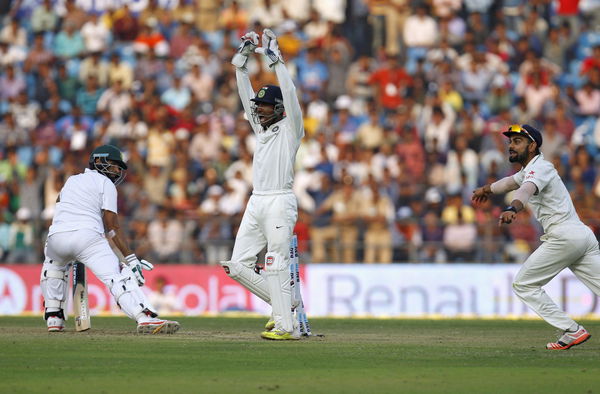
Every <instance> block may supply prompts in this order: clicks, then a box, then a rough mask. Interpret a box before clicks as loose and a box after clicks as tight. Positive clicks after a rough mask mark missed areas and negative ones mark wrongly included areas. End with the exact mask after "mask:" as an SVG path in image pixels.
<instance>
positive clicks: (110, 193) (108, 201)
mask: <svg viewBox="0 0 600 394" xmlns="http://www.w3.org/2000/svg"><path fill="white" fill-rule="evenodd" d="M102 209H103V210H105V211H111V212H114V213H118V212H117V188H116V187H115V185H114V184H113V183H112V182H111V181H110V180H109V179H108V178H107V179H106V180H105V181H104V182H103V185H102Z"/></svg>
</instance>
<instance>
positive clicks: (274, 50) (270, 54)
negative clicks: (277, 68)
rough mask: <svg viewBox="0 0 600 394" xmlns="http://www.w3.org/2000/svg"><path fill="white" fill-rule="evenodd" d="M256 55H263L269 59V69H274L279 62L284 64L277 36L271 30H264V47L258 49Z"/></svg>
mask: <svg viewBox="0 0 600 394" xmlns="http://www.w3.org/2000/svg"><path fill="white" fill-rule="evenodd" d="M255 52H256V53H262V54H263V55H265V56H266V57H267V59H268V64H269V67H273V66H274V65H275V64H277V63H278V62H281V63H283V57H282V56H281V51H280V50H279V45H278V44H277V36H275V33H273V31H271V30H270V29H265V30H263V35H262V47H260V48H256V50H255Z"/></svg>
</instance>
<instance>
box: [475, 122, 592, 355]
mask: <svg viewBox="0 0 600 394" xmlns="http://www.w3.org/2000/svg"><path fill="white" fill-rule="evenodd" d="M503 134H504V135H505V136H507V137H508V138H509V139H510V142H509V144H508V154H509V161H510V162H511V163H519V164H521V166H522V167H521V170H520V171H519V172H517V173H516V174H514V175H512V176H508V177H505V178H502V179H500V180H498V181H496V182H494V183H492V184H488V185H485V186H482V187H480V188H478V189H476V190H475V191H473V197H472V201H473V203H474V204H479V203H482V202H484V201H486V200H487V199H488V196H489V195H491V194H501V193H506V192H509V191H512V190H514V191H515V192H514V194H513V200H512V202H511V204H510V205H509V206H507V207H506V208H504V210H503V211H502V214H501V215H500V218H499V221H498V224H499V225H503V224H510V223H512V222H513V221H514V220H515V218H516V216H517V214H518V213H519V212H521V211H522V210H523V209H524V207H525V204H527V203H529V206H530V209H531V211H532V213H533V215H534V216H535V218H536V219H537V220H538V221H539V222H540V223H541V225H542V227H543V228H544V235H543V236H542V237H541V238H540V240H541V241H542V244H541V245H540V247H539V248H538V249H537V250H536V251H535V252H533V253H532V254H531V256H529V257H528V258H527V260H526V261H525V263H524V264H523V266H522V267H521V270H520V271H519V273H518V274H517V275H516V277H515V279H514V281H513V290H514V292H515V294H516V295H517V296H518V297H519V298H520V299H521V301H523V302H524V303H525V304H527V306H529V307H530V308H531V309H532V310H533V311H534V312H535V313H537V314H538V315H539V316H540V317H542V318H543V319H544V320H546V321H547V322H548V323H549V324H551V325H553V326H554V327H556V328H558V329H559V330H561V331H562V333H561V334H560V336H559V338H558V339H557V340H556V341H554V342H549V343H548V344H546V349H549V350H565V349H569V348H570V347H572V346H575V345H579V344H581V343H583V342H585V341H587V340H588V339H589V338H590V336H591V335H590V333H589V332H588V331H587V330H586V329H585V328H584V327H583V326H582V325H580V324H578V323H577V322H575V321H574V320H573V319H571V318H570V317H569V316H568V315H567V314H566V313H565V312H564V311H563V310H562V309H561V308H560V307H559V306H558V305H556V303H555V302H554V301H553V300H552V299H551V298H550V297H549V296H548V295H547V294H546V292H545V291H544V289H543V288H542V286H544V285H546V284H547V283H548V282H549V281H550V280H552V278H554V277H555V276H556V275H558V273H560V272H561V271H562V270H563V269H565V268H569V269H570V270H571V271H572V272H573V274H575V276H577V278H579V279H580V280H581V281H582V282H583V283H584V284H585V285H586V286H587V287H588V288H589V289H590V290H591V291H593V292H594V293H595V294H596V295H598V296H600V250H599V249H598V241H597V240H596V237H595V236H594V233H593V232H592V230H590V228H589V227H588V226H586V225H585V224H584V223H583V222H582V221H581V220H580V219H579V216H578V215H577V212H576V211H575V207H574V206H573V201H572V200H571V196H570V195H569V191H568V190H567V188H566V187H565V184H564V183H563V181H562V180H561V179H560V176H559V175H558V172H557V171H556V169H555V168H554V165H553V164H552V163H551V162H549V161H547V160H545V159H544V155H543V154H542V153H541V152H540V147H541V146H542V141H543V139H542V133H540V131H539V130H538V129H536V128H535V127H533V126H530V125H526V124H524V125H512V126H510V127H509V128H508V130H507V131H505V132H503Z"/></svg>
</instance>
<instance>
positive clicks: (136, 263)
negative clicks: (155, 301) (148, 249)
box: [125, 253, 154, 287]
mask: <svg viewBox="0 0 600 394" xmlns="http://www.w3.org/2000/svg"><path fill="white" fill-rule="evenodd" d="M125 261H126V262H127V265H128V266H129V268H131V271H132V272H133V274H134V275H135V279H136V280H137V282H138V285H139V286H140V287H141V286H144V283H146V279H144V274H143V273H142V269H145V270H146V271H152V270H153V269H154V265H152V264H150V262H149V261H147V260H143V259H142V260H139V259H138V258H137V256H136V255H135V254H133V253H132V254H130V255H129V256H126V257H125Z"/></svg>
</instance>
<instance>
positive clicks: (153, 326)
mask: <svg viewBox="0 0 600 394" xmlns="http://www.w3.org/2000/svg"><path fill="white" fill-rule="evenodd" d="M179 327H180V326H179V323H178V322H176V321H172V320H164V319H157V318H155V317H150V318H147V319H140V320H139V321H138V326H137V333H138V334H175V333H176V332H177V330H179Z"/></svg>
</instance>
